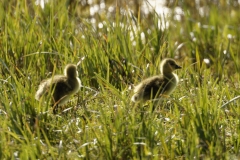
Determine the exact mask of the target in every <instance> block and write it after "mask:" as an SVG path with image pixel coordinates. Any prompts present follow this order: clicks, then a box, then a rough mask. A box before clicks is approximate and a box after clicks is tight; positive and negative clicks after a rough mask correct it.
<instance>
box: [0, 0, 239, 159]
mask: <svg viewBox="0 0 240 160" xmlns="http://www.w3.org/2000/svg"><path fill="white" fill-rule="evenodd" d="M55 3H57V4H55ZM31 4H32V5H28V4H27V3H26V1H24V2H18V3H17V4H15V3H11V2H7V1H6V2H4V3H2V4H0V11H1V14H0V24H1V33H0V40H1V42H0V52H1V53H0V63H1V65H0V96H1V100H0V120H1V124H0V159H18V158H20V159H48V158H50V157H51V158H53V159H57V158H58V159H78V158H79V159H81V158H82V159H83V158H85V159H147V158H149V159H161V158H162V159H175V158H176V159H201V158H203V159H205V158H209V159H217V158H219V159H228V158H233V159H234V158H235V159H238V158H239V154H240V152H239V149H240V136H239V135H240V127H239V126H240V125H239V115H240V108H239V106H240V98H239V95H240V91H239V90H240V76H239V71H240V65H239V64H240V57H239V50H240V45H239V44H240V38H239V35H240V34H239V29H237V25H238V24H236V23H237V22H239V21H238V20H239V17H238V16H232V18H231V19H227V18H226V17H227V16H231V15H235V14H234V13H235V12H237V13H238V12H239V11H236V10H234V9H233V11H232V13H231V14H230V13H228V12H227V11H226V12H225V11H224V10H222V11H221V12H219V10H218V9H217V8H215V7H214V8H213V10H211V9H210V12H209V19H207V18H206V19H204V18H199V19H194V20H193V19H192V18H193V17H191V14H187V8H184V9H186V14H185V17H184V18H185V19H184V20H182V21H181V22H179V21H176V20H174V18H170V19H169V28H166V29H165V30H162V29H160V27H159V26H158V21H159V20H160V17H159V16H157V15H156V14H155V13H151V15H152V16H150V17H151V18H150V19H148V20H147V21H144V18H143V19H141V21H140V20H139V21H134V20H133V18H132V17H131V16H130V15H128V14H127V15H122V14H120V12H117V11H118V10H117V11H116V13H115V14H114V15H112V16H113V18H112V19H107V16H104V15H101V16H100V18H99V17H98V19H101V20H102V21H103V22H104V23H103V27H102V28H98V27H96V26H94V24H92V23H90V22H89V21H88V20H87V19H83V18H82V19H81V17H80V18H79V17H77V18H74V17H73V16H72V15H70V14H69V13H68V10H67V8H66V3H65V1H58V2H50V3H46V5H45V8H44V9H42V8H41V7H40V6H36V5H34V4H35V3H34V2H33V1H32V2H31ZM209 7H211V6H209ZM12 8H14V10H13V9H12ZM124 9H127V8H124ZM237 13H236V15H237ZM222 17H225V18H222ZM195 18H196V17H195ZM149 22H152V23H149ZM143 35H144V37H145V38H144V39H143ZM164 57H172V58H175V59H176V60H177V62H178V64H180V65H181V66H182V67H183V69H181V70H178V71H177V74H178V76H179V77H180V82H179V85H178V87H177V88H176V90H175V91H174V93H173V94H172V95H171V96H170V98H169V99H167V100H165V101H164V102H163V103H162V104H161V105H159V106H153V104H152V103H150V102H148V103H146V104H134V103H132V102H131V101H130V97H131V95H132V90H131V88H132V85H133V84H136V83H138V82H139V81H140V80H142V79H144V78H146V77H149V76H151V75H156V74H159V72H160V71H159V64H160V61H161V59H162V58H164ZM79 61H81V63H80V65H79V66H78V70H79V77H80V78H81V81H82V84H83V85H84V86H83V87H82V88H81V91H79V93H77V94H76V95H74V96H73V97H72V98H71V99H70V101H69V102H68V103H67V105H65V106H64V108H63V112H61V113H59V114H57V115H54V114H52V108H51V107H50V104H49V102H46V103H39V102H38V101H36V100H35V99H34V95H35V92H36V90H37V87H38V84H39V83H40V81H41V80H42V79H44V78H49V77H51V76H52V75H53V74H58V73H62V71H63V67H64V66H65V65H66V64H68V63H74V64H77V63H78V62H79ZM234 98H235V99H234ZM230 100H232V101H230ZM153 107H156V108H155V110H154V112H152V108H153Z"/></svg>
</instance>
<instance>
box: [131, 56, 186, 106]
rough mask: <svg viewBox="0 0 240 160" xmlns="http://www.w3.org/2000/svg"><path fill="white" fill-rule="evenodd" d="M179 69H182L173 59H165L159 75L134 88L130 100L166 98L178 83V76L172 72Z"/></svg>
mask: <svg viewBox="0 0 240 160" xmlns="http://www.w3.org/2000/svg"><path fill="white" fill-rule="evenodd" d="M180 68H182V67H180V66H179V65H177V63H176V61H175V60H174V59H171V58H166V59H164V60H162V62H161V64H160V71H161V74H160V75H156V76H153V77H150V78H147V79H145V80H143V81H142V82H140V83H139V84H138V85H137V86H136V87H135V88H134V95H133V96H132V98H131V100H132V101H133V102H137V101H147V100H150V99H155V98H156V99H160V98H163V97H168V96H169V95H170V94H171V93H172V92H173V91H174V89H175V88H176V86H177V84H178V81H179V80H178V76H177V75H176V74H174V73H173V71H174V70H176V69H180Z"/></svg>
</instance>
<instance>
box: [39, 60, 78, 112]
mask: <svg viewBox="0 0 240 160" xmlns="http://www.w3.org/2000/svg"><path fill="white" fill-rule="evenodd" d="M80 87H81V80H80V79H79V78H78V72H77V66H76V65H73V64H68V65H67V66H66V67H65V69H64V75H55V76H53V77H52V78H49V79H45V80H43V81H42V82H41V83H40V85H39V88H38V90H37V92H36V95H35V99H36V100H38V101H40V99H41V97H43V96H46V95H48V94H50V95H51V96H52V97H51V98H52V105H53V113H54V114H55V113H56V111H57V107H58V106H59V105H63V104H65V103H66V102H67V101H68V99H69V98H70V96H71V95H73V94H75V93H77V92H78V91H79V89H80Z"/></svg>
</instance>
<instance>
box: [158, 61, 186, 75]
mask: <svg viewBox="0 0 240 160" xmlns="http://www.w3.org/2000/svg"><path fill="white" fill-rule="evenodd" d="M180 68H182V67H181V66H179V65H177V63H176V61H175V60H174V59H172V58H165V59H164V60H162V62H161V64H160V71H161V73H162V74H168V73H172V72H173V71H174V70H176V69H180Z"/></svg>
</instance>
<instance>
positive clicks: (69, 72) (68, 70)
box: [64, 64, 78, 78]
mask: <svg viewBox="0 0 240 160" xmlns="http://www.w3.org/2000/svg"><path fill="white" fill-rule="evenodd" d="M64 75H65V76H67V77H68V78H76V77H77V76H78V72H77V66H76V65H74V64H68V65H67V66H66V67H65V69H64Z"/></svg>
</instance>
